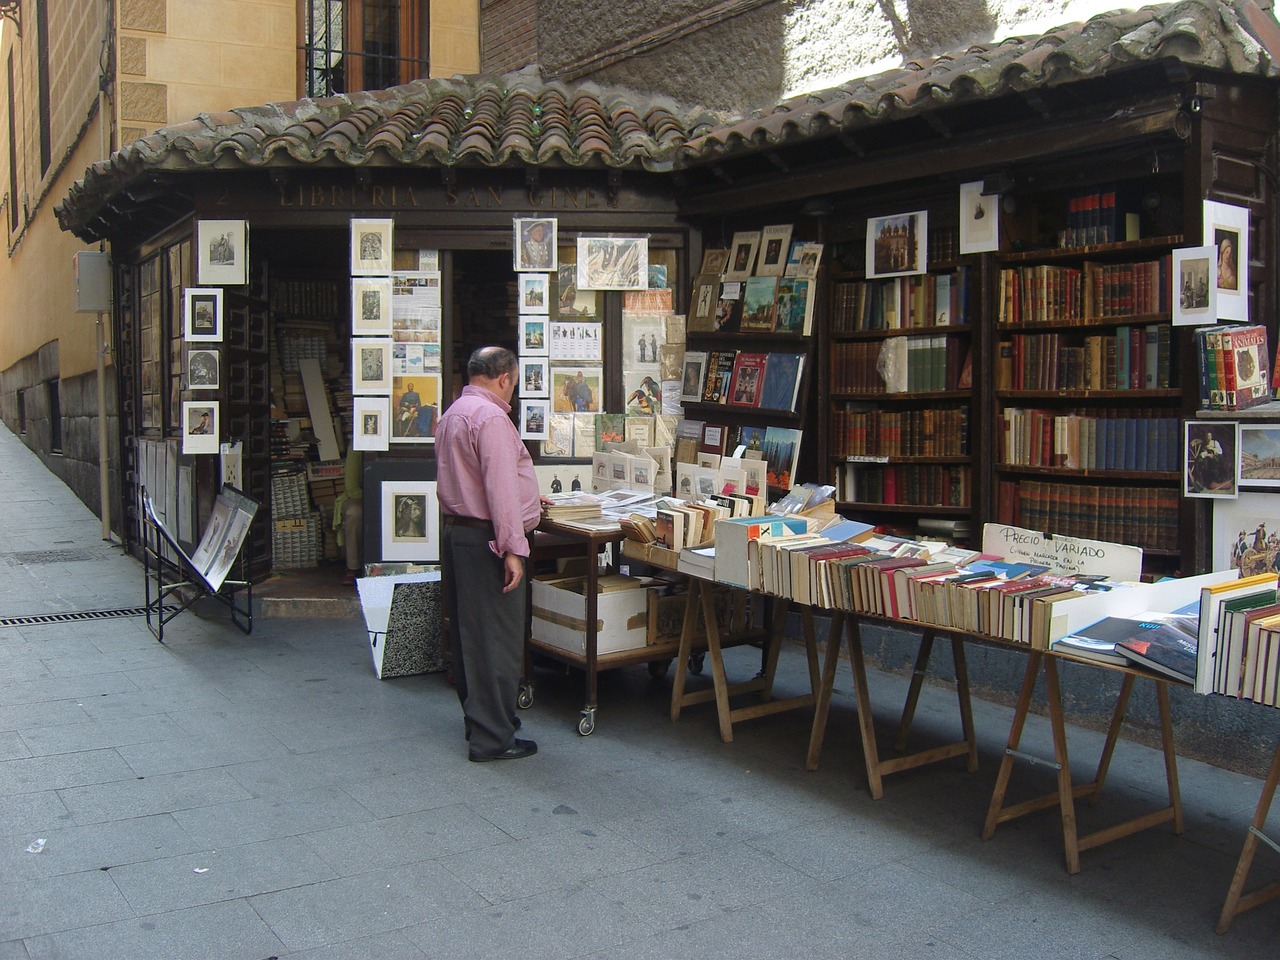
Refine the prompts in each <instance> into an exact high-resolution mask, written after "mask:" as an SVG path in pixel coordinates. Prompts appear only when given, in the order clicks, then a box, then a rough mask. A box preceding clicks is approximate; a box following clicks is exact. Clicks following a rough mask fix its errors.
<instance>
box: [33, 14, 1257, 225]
mask: <svg viewBox="0 0 1280 960" xmlns="http://www.w3.org/2000/svg"><path fill="white" fill-rule="evenodd" d="M1163 61H1170V62H1178V63H1182V64H1185V65H1187V66H1189V67H1193V68H1198V69H1203V70H1208V71H1221V72H1224V73H1229V74H1237V75H1254V76H1260V77H1276V76H1280V69H1278V68H1277V62H1278V61H1280V27H1278V26H1277V24H1276V21H1275V19H1274V17H1273V16H1272V15H1271V14H1270V13H1264V12H1263V11H1261V10H1260V9H1259V8H1258V6H1257V5H1256V2H1255V0H1181V2H1178V3H1170V4H1163V5H1157V6H1149V7H1143V8H1142V9H1140V10H1136V11H1118V12H1114V13H1107V14H1101V15H1099V16H1096V17H1094V18H1092V19H1090V20H1088V21H1087V22H1084V23H1072V24H1068V25H1066V26H1063V27H1060V28H1058V29H1055V30H1051V31H1049V32H1048V33H1045V34H1043V35H1040V36H1035V37H1014V38H1010V39H1007V40H1003V41H1000V42H997V43H991V44H980V45H975V46H971V47H969V48H968V49H966V50H963V51H959V52H954V53H948V54H943V55H940V56H936V57H931V58H926V59H920V60H913V61H911V62H909V63H906V64H904V65H903V66H901V67H899V68H897V69H894V70H889V71H886V72H884V73H880V74H876V75H874V76H869V77H862V78H859V79H856V80H851V81H850V82H848V83H846V84H843V85H841V86H838V87H832V88H830V89H827V90H820V91H815V92H811V93H807V94H804V95H801V96H796V97H792V98H790V99H787V100H784V101H782V102H781V103H778V104H777V105H775V106H774V107H772V108H771V109H768V110H763V111H758V112H756V113H754V114H752V115H751V116H749V117H745V118H741V119H735V120H731V121H729V122H727V123H723V122H718V121H717V120H716V119H715V118H713V117H711V116H710V115H708V114H706V113H705V112H702V111H699V110H697V109H695V108H690V107H682V106H680V105H678V104H675V103H673V102H671V101H670V100H666V99H664V98H661V97H655V96H649V95H644V94H638V93H636V92H634V91H627V90H620V89H605V88H601V87H597V86H595V85H591V84H584V85H581V86H568V85H564V84H559V83H551V82H545V81H543V80H542V79H541V77H540V75H539V74H538V72H537V70H536V68H530V69H526V70H524V71H521V72H519V73H515V74H510V75H508V76H505V77H500V78H493V77H455V78H453V79H448V80H419V81H415V82H413V83H409V84H406V85H404V86H398V87H392V88H390V89H387V90H379V91H371V92H366V93H353V94H349V95H342V96H336V97H329V98H325V99H308V100H298V101H295V102H292V103H272V104H266V105H265V106H261V107H251V108H245V109H238V110H231V111H228V112H225V113H217V114H202V115H201V116H199V117H197V118H196V119H194V120H191V121H188V122H186V123H179V124H175V125H173V126H169V127H165V128H163V129H161V130H158V131H156V132H155V133H153V134H151V135H149V136H146V137H142V138H141V139H139V140H137V141H135V142H134V143H132V144H130V145H129V146H127V147H125V148H123V149H121V150H120V151H118V152H117V153H115V154H114V155H113V156H112V157H110V158H109V159H107V160H104V161H101V162H99V163H96V164H94V165H93V166H92V167H90V168H89V170H88V171H87V172H86V174H85V176H84V178H83V179H82V180H80V181H78V182H77V183H76V184H75V185H74V186H73V187H72V188H71V191H70V192H69V194H68V196H67V198H66V199H65V200H64V201H63V202H62V203H61V204H59V205H58V206H57V208H56V214H57V217H58V221H59V223H60V224H61V225H62V227H63V229H65V230H71V231H73V232H75V233H77V234H78V235H80V236H82V237H86V238H87V237H88V235H90V234H92V235H93V238H94V239H96V238H97V234H98V231H100V230H102V229H104V227H105V226H106V219H105V218H106V217H108V216H113V215H119V214H120V213H121V212H122V211H124V210H127V209H130V208H134V207H137V206H139V205H141V204H144V203H145V202H146V201H145V200H143V199H139V198H138V197H140V196H141V194H142V193H146V192H148V191H145V190H143V191H141V193H140V194H138V197H129V196H127V194H128V192H129V191H130V188H131V187H133V186H135V185H142V184H143V183H144V182H145V181H146V180H147V179H149V178H150V177H151V176H153V175H155V174H161V173H166V172H190V171H201V170H215V169H217V170H226V169H252V168H274V167H297V166H304V167H305V166H326V167H335V166H337V167H353V168H354V167H366V166H376V167H404V166H438V167H447V166H477V167H504V166H507V167H519V166H525V165H536V166H542V167H567V168H613V169H621V168H632V169H645V170H651V171H662V170H669V169H672V168H678V167H694V166H698V165H700V164H703V163H707V162H713V161H716V160H719V159H722V158H726V157H732V156H739V155H745V154H750V153H754V152H760V151H766V150H769V149H771V148H774V147H778V146H783V145H787V144H793V143H800V142H804V141H806V140H812V139H816V138H820V137H824V136H830V135H834V134H836V133H841V132H845V133H849V132H853V131H856V130H859V129H862V128H867V127H871V126H875V125H879V124H885V123H890V122H893V121H895V120H900V119H905V118H909V117H914V116H920V115H924V114H926V113H928V112H930V111H936V110H940V109H943V108H946V107H951V106H961V105H964V104H968V103H979V102H982V101H987V100H992V99H995V98H998V97H1002V96H1006V95H1009V94H1016V93H1029V92H1032V91H1035V90H1037V89H1041V90H1044V89H1048V88H1052V87H1057V86H1062V85H1065V84H1070V83H1076V82H1080V81H1085V80H1091V79H1095V78H1099V77H1103V76H1112V75H1114V74H1117V73H1121V72H1123V71H1125V70H1127V69H1130V68H1133V67H1136V66H1140V65H1144V64H1152V63H1158V62H1163ZM108 205H110V207H111V209H110V210H108Z"/></svg>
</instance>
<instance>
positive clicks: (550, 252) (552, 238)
mask: <svg viewBox="0 0 1280 960" xmlns="http://www.w3.org/2000/svg"><path fill="white" fill-rule="evenodd" d="M558 232H559V223H558V221H557V220H556V219H555V218H554V217H516V218H514V219H513V220H512V221H511V234H512V242H511V248H512V251H511V252H512V256H511V267H512V269H513V270H515V271H516V272H517V273H523V272H537V273H553V272H555V270H556V253H557V247H558V240H557V236H556V235H557V233H558Z"/></svg>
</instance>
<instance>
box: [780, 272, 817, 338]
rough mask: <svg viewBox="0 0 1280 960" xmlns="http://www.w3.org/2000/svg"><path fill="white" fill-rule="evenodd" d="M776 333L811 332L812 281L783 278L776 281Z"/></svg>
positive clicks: (807, 333)
mask: <svg viewBox="0 0 1280 960" xmlns="http://www.w3.org/2000/svg"><path fill="white" fill-rule="evenodd" d="M776 317H777V319H776V321H775V323H774V331H775V332H776V333H800V334H803V335H805V336H806V337H807V336H808V335H809V334H810V333H812V332H813V281H812V280H805V279H801V278H800V277H784V278H783V279H782V280H779V281H778V294H777V307H776Z"/></svg>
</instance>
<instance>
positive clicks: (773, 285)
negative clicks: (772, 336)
mask: <svg viewBox="0 0 1280 960" xmlns="http://www.w3.org/2000/svg"><path fill="white" fill-rule="evenodd" d="M777 296H778V278H777V277H751V278H750V279H749V280H748V281H747V282H746V283H745V284H744V285H743V289H742V323H741V329H742V332H743V333H773V326H774V320H775V317H774V311H775V307H776V305H777V304H776V300H777Z"/></svg>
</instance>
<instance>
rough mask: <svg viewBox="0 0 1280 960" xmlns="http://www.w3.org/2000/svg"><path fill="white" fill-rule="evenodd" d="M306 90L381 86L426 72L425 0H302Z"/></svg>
mask: <svg viewBox="0 0 1280 960" xmlns="http://www.w3.org/2000/svg"><path fill="white" fill-rule="evenodd" d="M301 3H302V4H303V13H302V20H303V32H304V38H305V40H304V43H303V46H302V47H301V49H300V51H299V52H300V58H299V59H300V61H301V68H302V78H301V88H302V91H301V92H302V95H303V96H307V97H327V96H331V95H332V94H335V93H351V92H353V91H355V90H381V89H383V88H384V87H391V86H395V85H396V84H398V83H408V82H409V81H410V80H416V79H418V78H421V77H425V76H427V49H428V47H427V0H301Z"/></svg>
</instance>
